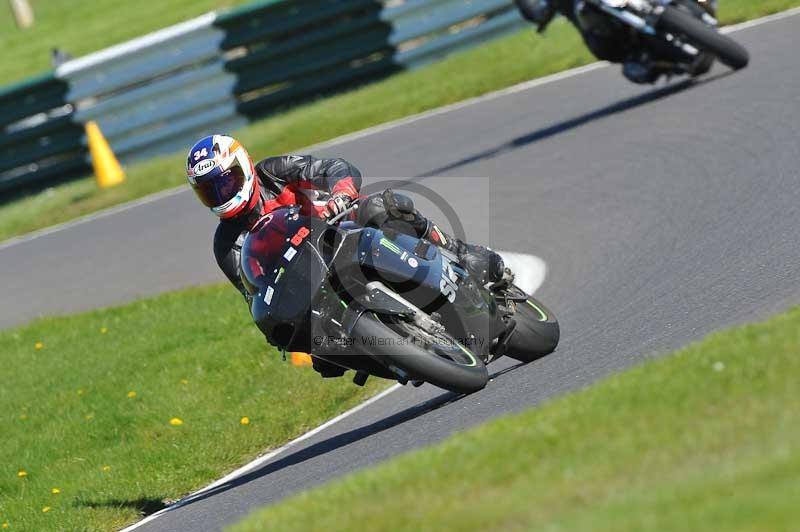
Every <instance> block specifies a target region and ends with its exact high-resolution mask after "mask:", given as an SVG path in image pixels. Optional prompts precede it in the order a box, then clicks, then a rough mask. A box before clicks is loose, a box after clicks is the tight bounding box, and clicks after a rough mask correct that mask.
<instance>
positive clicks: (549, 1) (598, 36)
mask: <svg viewBox="0 0 800 532" xmlns="http://www.w3.org/2000/svg"><path fill="white" fill-rule="evenodd" d="M514 3H515V4H516V5H517V8H518V9H519V12H520V14H521V15H522V16H523V18H525V19H527V20H528V21H530V22H532V23H534V24H535V25H536V26H538V28H539V31H542V30H543V29H544V27H546V26H547V25H548V24H549V23H550V21H551V20H552V19H553V17H555V16H556V15H557V14H559V13H560V14H562V15H564V17H566V18H567V19H568V20H569V21H570V22H571V23H572V24H573V25H574V26H575V27H576V28H577V29H578V31H579V32H580V33H581V36H582V37H583V40H584V43H585V44H586V46H587V48H589V50H590V51H591V52H592V53H593V54H594V55H595V57H597V58H598V59H602V60H605V61H609V62H611V63H621V64H622V74H623V75H624V76H625V77H626V78H627V79H628V80H629V81H631V82H633V83H639V84H641V83H655V82H656V81H657V80H658V78H659V77H661V75H662V74H665V73H668V72H669V69H664V68H663V67H660V66H659V65H657V64H656V62H655V61H653V60H652V58H650V57H649V55H648V54H647V53H646V52H643V51H640V50H631V49H630V46H629V45H628V44H627V43H626V37H627V36H626V35H624V34H621V33H618V32H617V33H615V32H613V31H608V29H606V28H604V27H603V26H602V25H596V24H592V23H591V22H590V21H586V20H582V19H581V16H580V13H579V12H578V11H577V10H576V2H575V0H514ZM716 3H717V2H716V0H700V4H703V6H704V7H705V9H706V10H708V12H709V13H711V14H713V13H715V12H716ZM712 60H713V56H710V55H708V54H703V55H702V56H701V57H700V58H699V60H698V61H697V64H696V65H695V66H694V68H693V72H692V74H693V75H699V74H703V73H705V72H707V71H708V70H709V69H710V68H711V62H712Z"/></svg>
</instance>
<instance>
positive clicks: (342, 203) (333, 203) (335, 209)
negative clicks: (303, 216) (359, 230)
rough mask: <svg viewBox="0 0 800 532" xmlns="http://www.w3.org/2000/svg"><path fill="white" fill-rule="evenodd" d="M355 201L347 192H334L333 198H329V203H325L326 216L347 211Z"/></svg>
mask: <svg viewBox="0 0 800 532" xmlns="http://www.w3.org/2000/svg"><path fill="white" fill-rule="evenodd" d="M352 203H353V198H351V197H350V196H348V195H347V194H343V193H338V194H334V195H333V197H331V199H329V200H328V203H327V204H326V205H325V211H326V212H325V217H326V218H333V217H334V216H336V215H338V214H341V213H342V212H343V211H345V210H346V209H347V208H348V207H350V205H351V204H352Z"/></svg>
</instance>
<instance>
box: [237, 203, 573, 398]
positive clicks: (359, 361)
mask: <svg viewBox="0 0 800 532" xmlns="http://www.w3.org/2000/svg"><path fill="white" fill-rule="evenodd" d="M348 214H349V213H348V212H345V213H343V214H342V215H340V216H337V217H336V218H335V219H334V220H331V221H329V222H327V223H326V222H325V221H324V220H320V219H318V218H311V217H307V216H304V215H302V214H300V210H299V208H298V207H291V208H283V209H278V210H275V211H273V212H272V213H270V214H268V215H267V216H265V217H263V218H262V219H261V220H259V222H257V223H256V225H255V226H254V228H253V229H252V230H251V232H250V233H249V234H248V236H247V237H246V238H245V241H244V244H243V247H242V254H241V267H240V272H241V278H242V282H243V283H244V285H245V286H246V287H247V290H248V292H249V293H250V294H251V295H252V300H251V306H250V311H251V314H252V316H253V320H254V321H255V323H256V324H257V326H258V327H259V329H260V330H261V331H262V332H263V333H264V335H265V336H266V338H267V340H268V341H269V342H270V343H271V344H272V345H274V346H277V347H279V348H281V349H283V350H290V351H303V352H307V353H311V354H312V356H313V357H317V358H320V359H322V360H324V361H327V362H329V363H332V364H336V365H338V366H341V367H342V368H346V369H353V370H356V372H357V373H356V376H355V378H354V382H356V383H357V384H362V385H363V383H364V382H365V381H366V378H367V376H368V375H375V376H378V377H383V378H387V379H393V380H398V381H400V382H401V383H403V384H405V383H407V382H409V381H415V382H417V381H418V382H422V381H424V382H429V383H431V384H434V385H436V386H439V387H441V388H444V389H446V390H450V391H454V392H459V393H471V392H474V391H477V390H480V389H481V388H483V387H484V386H485V385H486V383H487V381H488V372H487V370H486V363H488V362H490V361H492V360H495V359H497V358H498V357H500V356H503V355H507V356H510V357H513V358H515V359H518V360H522V361H526V362H528V361H532V360H535V359H537V358H539V357H542V356H544V355H546V354H548V353H551V352H552V351H553V350H554V349H555V348H556V345H557V344H558V340H559V326H558V321H557V320H556V318H555V317H554V316H553V314H552V313H551V312H550V311H549V310H548V309H547V308H546V307H545V306H544V305H542V304H541V303H540V302H538V301H536V300H535V299H534V298H532V297H530V296H528V295H526V294H525V293H524V292H523V291H522V290H520V289H519V288H518V287H516V286H514V285H513V284H512V285H506V286H495V287H493V289H492V290H490V289H489V288H487V287H485V286H482V285H480V284H479V283H477V282H475V280H474V279H473V278H472V277H471V276H470V275H469V273H468V272H467V270H466V269H465V268H464V267H463V266H462V265H461V264H460V263H459V262H458V259H457V258H456V257H455V256H454V255H452V254H451V253H449V252H447V251H445V250H442V249H441V248H438V247H436V246H434V245H432V244H431V243H429V242H428V241H426V240H420V239H417V238H414V237H411V236H408V235H405V234H400V233H396V232H390V231H388V230H387V231H383V230H380V229H375V228H371V227H366V228H365V227H360V226H358V225H356V224H355V223H353V222H351V221H345V222H342V223H337V221H338V220H339V219H341V216H347V215H348Z"/></svg>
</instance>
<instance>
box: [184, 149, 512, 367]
mask: <svg viewBox="0 0 800 532" xmlns="http://www.w3.org/2000/svg"><path fill="white" fill-rule="evenodd" d="M186 175H187V178H188V181H189V185H190V186H191V187H192V190H193V191H194V192H195V194H196V195H197V197H198V199H199V200H200V201H201V202H202V203H203V204H204V205H205V206H206V207H208V208H209V209H210V210H211V212H212V213H214V214H215V215H216V216H217V217H219V219H220V221H219V225H218V226H217V229H216V232H215V234H214V256H215V258H216V260H217V264H218V265H219V267H220V269H221V270H222V271H223V273H224V274H225V276H226V277H227V278H228V280H230V282H231V283H232V284H233V285H234V286H235V287H236V288H237V289H238V290H239V291H240V292H241V293H242V295H244V296H245V298H246V299H247V298H248V297H249V295H248V292H247V290H246V289H245V287H244V285H243V284H242V281H241V279H240V277H239V257H240V253H241V249H242V244H243V242H244V238H245V236H246V235H247V233H248V231H249V230H250V229H251V228H252V227H253V225H254V224H255V223H256V222H257V221H258V220H259V219H261V218H262V217H263V216H265V215H266V214H268V213H270V212H271V211H273V210H274V209H277V208H279V207H283V206H288V205H299V206H300V207H301V213H302V214H305V215H309V216H318V217H320V218H328V217H331V216H335V215H337V214H339V213H341V212H343V211H344V210H346V209H347V208H348V207H349V206H350V205H351V204H352V202H353V201H354V200H356V199H358V198H359V195H360V189H361V172H360V171H359V170H358V168H356V167H355V166H354V165H352V164H351V163H349V162H347V161H345V160H344V159H339V158H328V159H318V158H316V157H312V156H310V155H282V156H277V157H268V158H266V159H263V160H261V161H259V162H258V163H256V164H254V163H253V161H252V159H251V158H250V156H249V154H248V153H247V150H245V148H244V146H243V145H242V144H241V143H240V142H239V141H237V140H236V139H234V138H232V137H230V136H226V135H210V136H208V137H204V138H202V139H200V140H199V141H197V142H196V143H195V144H194V146H192V148H191V150H189V154H188V158H187V165H186ZM357 221H358V223H359V224H360V225H362V226H373V227H380V228H389V229H392V230H394V231H398V232H402V233H405V234H410V235H412V236H416V237H417V238H424V239H427V240H428V241H430V242H431V243H433V244H435V245H437V246H440V247H442V248H444V249H447V250H449V251H451V252H453V253H455V254H456V255H457V256H458V257H459V259H460V260H461V261H462V262H463V263H464V265H465V266H466V267H467V269H468V270H469V271H470V274H471V275H475V276H477V277H478V278H479V279H480V281H481V284H486V283H489V282H499V281H501V280H502V279H504V276H506V277H508V276H510V272H509V271H507V270H506V269H505V267H504V264H503V259H502V258H501V257H500V256H499V255H498V254H497V253H495V252H494V251H492V250H491V249H489V248H486V247H483V246H476V245H469V244H466V243H465V242H462V241H461V240H458V239H456V238H454V237H452V236H450V235H448V234H446V233H445V232H443V231H442V230H441V229H439V227H437V226H436V224H434V223H433V222H431V221H430V220H428V219H427V218H425V217H424V216H423V215H422V214H420V213H419V211H417V210H416V209H415V208H414V203H413V201H412V200H411V198H409V197H407V196H405V195H402V194H397V193H394V192H393V191H391V190H386V191H384V192H382V193H378V194H373V195H370V196H367V197H365V198H360V205H359V210H358V220H357ZM316 364H317V363H316V362H315V367H316ZM317 369H318V371H319V370H320V368H317ZM329 369H330V368H329ZM335 369H336V371H339V370H340V368H338V367H335ZM320 372H321V373H322V371H320ZM323 376H326V375H325V374H324V373H323ZM331 376H334V375H331Z"/></svg>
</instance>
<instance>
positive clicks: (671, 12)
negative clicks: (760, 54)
mask: <svg viewBox="0 0 800 532" xmlns="http://www.w3.org/2000/svg"><path fill="white" fill-rule="evenodd" d="M658 25H659V27H660V28H661V29H663V30H665V31H667V32H669V33H674V34H678V35H684V36H685V37H686V39H687V40H688V41H689V42H690V43H692V44H694V45H697V46H699V47H700V48H701V49H703V50H706V51H709V52H711V53H713V54H714V55H715V56H717V58H718V59H719V60H720V61H721V62H722V63H724V64H726V65H728V66H729V67H731V68H733V69H734V70H739V69H741V68H744V67H746V66H747V64H748V63H749V62H750V54H749V53H748V51H747V50H746V49H745V48H744V47H743V46H742V45H740V44H739V43H737V42H736V41H734V40H733V39H731V38H730V37H727V36H725V35H722V34H721V33H719V32H718V31H717V30H716V29H715V28H712V27H711V26H708V25H706V24H705V23H704V22H703V21H702V20H700V19H697V18H695V17H694V16H692V15H691V14H690V13H687V12H686V11H683V10H681V9H678V8H676V7H674V6H666V7H665V8H664V12H663V13H661V18H660V19H659V21H658Z"/></svg>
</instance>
